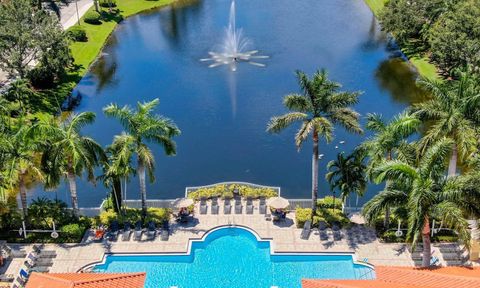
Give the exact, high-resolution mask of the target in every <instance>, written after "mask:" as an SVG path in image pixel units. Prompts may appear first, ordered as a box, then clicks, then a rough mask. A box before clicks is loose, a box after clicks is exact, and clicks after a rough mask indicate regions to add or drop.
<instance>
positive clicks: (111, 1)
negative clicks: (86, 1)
mask: <svg viewBox="0 0 480 288" xmlns="http://www.w3.org/2000/svg"><path fill="white" fill-rule="evenodd" d="M100 6H101V7H104V8H110V7H112V8H113V7H117V1H116V0H103V1H100Z"/></svg>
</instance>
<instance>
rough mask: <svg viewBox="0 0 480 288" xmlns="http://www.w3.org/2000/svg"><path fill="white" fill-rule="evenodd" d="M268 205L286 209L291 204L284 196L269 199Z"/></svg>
mask: <svg viewBox="0 0 480 288" xmlns="http://www.w3.org/2000/svg"><path fill="white" fill-rule="evenodd" d="M267 205H268V206H270V207H272V208H273V209H285V208H287V207H288V205H290V203H289V202H288V200H287V199H285V198H282V197H272V198H268V199H267Z"/></svg>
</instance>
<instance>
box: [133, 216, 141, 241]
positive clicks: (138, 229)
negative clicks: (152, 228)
mask: <svg viewBox="0 0 480 288" xmlns="http://www.w3.org/2000/svg"><path fill="white" fill-rule="evenodd" d="M142 233H143V229H142V221H140V220H139V221H137V222H136V223H135V231H134V233H133V239H135V240H137V241H140V240H141V239H142Z"/></svg>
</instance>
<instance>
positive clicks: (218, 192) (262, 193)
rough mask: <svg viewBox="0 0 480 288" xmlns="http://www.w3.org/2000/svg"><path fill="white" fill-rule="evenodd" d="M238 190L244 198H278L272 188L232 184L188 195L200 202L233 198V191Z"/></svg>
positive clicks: (201, 189)
mask: <svg viewBox="0 0 480 288" xmlns="http://www.w3.org/2000/svg"><path fill="white" fill-rule="evenodd" d="M235 190H237V191H238V193H239V194H240V195H241V196H242V197H251V198H254V199H256V198H259V197H265V198H270V197H275V196H277V195H278V194H277V192H276V191H275V190H274V189H271V188H263V187H253V186H249V185H243V184H230V185H225V184H221V185H216V186H213V187H206V188H200V189H197V190H195V191H192V192H190V193H188V197H189V198H192V199H195V200H200V199H201V198H212V197H222V198H226V197H230V198H232V197H233V191H235Z"/></svg>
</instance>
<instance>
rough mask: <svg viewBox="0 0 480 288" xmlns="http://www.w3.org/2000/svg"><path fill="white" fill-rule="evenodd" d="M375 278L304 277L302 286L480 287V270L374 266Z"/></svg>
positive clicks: (348, 287) (377, 287)
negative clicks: (329, 278) (321, 278)
mask: <svg viewBox="0 0 480 288" xmlns="http://www.w3.org/2000/svg"><path fill="white" fill-rule="evenodd" d="M375 273H376V275H377V279H375V280H313V279H304V280H303V281H302V287H303V288H371V287H375V288H387V287H388V288H453V287H455V288H472V287H480V269H479V268H474V269H472V268H465V267H445V268H437V269H417V268H406V267H382V266H379V267H375Z"/></svg>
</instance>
